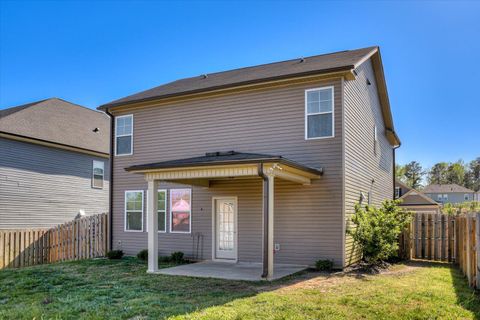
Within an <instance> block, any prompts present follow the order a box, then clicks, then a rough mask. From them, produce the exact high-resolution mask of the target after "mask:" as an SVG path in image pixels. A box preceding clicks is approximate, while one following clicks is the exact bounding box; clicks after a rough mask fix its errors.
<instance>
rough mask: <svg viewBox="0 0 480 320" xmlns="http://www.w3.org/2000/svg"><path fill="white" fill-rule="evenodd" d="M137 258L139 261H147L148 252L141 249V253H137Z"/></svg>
mask: <svg viewBox="0 0 480 320" xmlns="http://www.w3.org/2000/svg"><path fill="white" fill-rule="evenodd" d="M137 258H138V259H140V260H143V261H146V260H148V250H147V249H143V250H142V251H140V252H139V253H137Z"/></svg>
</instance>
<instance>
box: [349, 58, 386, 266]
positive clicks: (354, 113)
mask: <svg viewBox="0 0 480 320" xmlns="http://www.w3.org/2000/svg"><path fill="white" fill-rule="evenodd" d="M356 71H357V74H358V75H357V78H356V79H355V80H353V81H345V82H344V88H345V93H344V95H345V96H344V101H345V147H344V149H345V212H346V220H347V221H348V220H349V218H350V216H351V214H352V213H353V212H354V206H355V204H356V203H358V202H359V200H360V193H361V192H363V193H364V194H365V195H366V196H367V197H366V198H365V201H364V204H366V203H367V201H368V194H369V192H370V193H371V203H372V204H374V205H380V204H381V202H382V201H383V200H385V199H392V198H393V191H394V189H393V171H392V170H393V150H392V146H391V145H390V144H389V142H388V141H387V138H386V135H385V125H384V122H383V118H382V111H381V108H380V101H379V97H378V92H377V87H376V83H375V75H374V72H373V68H372V64H371V62H370V60H368V61H366V62H365V63H363V64H362V65H360V66H359V67H358V68H357V69H356ZM367 78H368V80H369V81H370V83H371V85H368V84H367ZM375 125H376V127H377V137H378V144H377V147H376V148H377V149H376V153H375V152H374V126H375ZM372 181H374V182H372ZM358 258H359V255H358V251H356V250H355V248H354V244H353V241H352V239H351V238H350V237H349V236H347V237H346V245H345V263H346V265H349V264H351V263H353V262H355V261H356V260H357V259H358Z"/></svg>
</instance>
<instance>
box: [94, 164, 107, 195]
mask: <svg viewBox="0 0 480 320" xmlns="http://www.w3.org/2000/svg"><path fill="white" fill-rule="evenodd" d="M104 172H105V163H104V162H103V161H97V160H93V169H92V188H96V189H103V177H104Z"/></svg>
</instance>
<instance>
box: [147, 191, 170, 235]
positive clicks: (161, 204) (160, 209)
mask: <svg viewBox="0 0 480 320" xmlns="http://www.w3.org/2000/svg"><path fill="white" fill-rule="evenodd" d="M147 204H148V201H147ZM145 211H146V215H147V214H148V209H147V210H145ZM146 215H145V217H146ZM157 219H158V232H167V190H158V205H157ZM146 221H147V223H146V228H145V229H146V230H147V231H148V219H147V218H146Z"/></svg>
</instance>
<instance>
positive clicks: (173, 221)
mask: <svg viewBox="0 0 480 320" xmlns="http://www.w3.org/2000/svg"><path fill="white" fill-rule="evenodd" d="M191 204H192V191H191V189H171V190H170V232H173V233H190V232H191V230H192V229H191V227H192V226H191V215H192V208H191Z"/></svg>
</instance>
